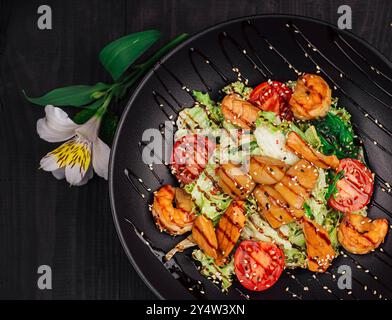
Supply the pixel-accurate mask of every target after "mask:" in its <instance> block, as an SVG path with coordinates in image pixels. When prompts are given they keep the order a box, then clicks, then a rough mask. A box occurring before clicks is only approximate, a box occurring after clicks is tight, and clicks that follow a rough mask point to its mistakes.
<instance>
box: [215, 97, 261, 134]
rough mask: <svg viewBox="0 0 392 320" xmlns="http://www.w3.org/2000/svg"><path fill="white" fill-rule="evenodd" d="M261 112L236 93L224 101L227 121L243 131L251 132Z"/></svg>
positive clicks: (223, 107) (223, 105) (223, 111)
mask: <svg viewBox="0 0 392 320" xmlns="http://www.w3.org/2000/svg"><path fill="white" fill-rule="evenodd" d="M259 111H260V110H259V109H258V108H257V107H255V106H254V105H253V104H251V103H250V102H248V101H245V100H243V99H242V98H241V96H240V95H238V94H235V93H232V94H229V95H227V96H226V97H224V98H223V100H222V114H223V116H224V118H225V119H226V121H227V122H229V123H232V124H234V125H236V126H238V127H240V128H242V129H247V130H250V129H252V128H253V127H254V124H255V122H256V120H257V117H258V115H259Z"/></svg>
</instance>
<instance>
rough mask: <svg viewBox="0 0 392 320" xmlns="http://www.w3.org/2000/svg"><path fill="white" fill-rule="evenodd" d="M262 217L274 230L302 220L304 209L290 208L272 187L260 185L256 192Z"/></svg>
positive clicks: (254, 193)
mask: <svg viewBox="0 0 392 320" xmlns="http://www.w3.org/2000/svg"><path fill="white" fill-rule="evenodd" d="M253 195H254V196H255V198H256V200H257V203H258V205H259V210H260V213H261V215H262V216H263V217H264V218H265V219H266V220H267V221H268V223H269V224H270V225H271V227H272V228H275V229H276V228H279V227H280V226H282V225H284V224H287V223H290V222H293V221H294V220H297V219H300V218H301V217H302V216H303V210H302V209H296V208H293V207H290V206H289V204H288V203H287V201H286V200H285V199H284V198H283V197H282V195H281V194H280V193H279V192H278V191H277V190H275V189H274V188H273V187H272V186H262V185H258V186H257V187H256V188H255V189H254V191H253Z"/></svg>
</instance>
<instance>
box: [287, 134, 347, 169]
mask: <svg viewBox="0 0 392 320" xmlns="http://www.w3.org/2000/svg"><path fill="white" fill-rule="evenodd" d="M286 147H287V148H288V149H290V150H291V151H293V152H294V153H295V154H296V155H298V156H299V157H300V158H303V159H305V160H307V161H309V162H310V163H312V164H314V165H315V166H317V167H319V168H323V169H329V168H333V169H335V168H337V167H338V165H339V159H338V158H337V157H336V156H335V155H332V156H326V155H324V154H322V153H321V152H319V151H317V150H314V149H313V148H312V147H311V146H309V145H308V144H307V143H306V142H305V141H304V140H303V139H302V138H301V137H300V136H299V135H298V134H297V133H295V132H294V131H290V132H289V133H288V135H287V140H286Z"/></svg>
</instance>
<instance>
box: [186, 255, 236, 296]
mask: <svg viewBox="0 0 392 320" xmlns="http://www.w3.org/2000/svg"><path fill="white" fill-rule="evenodd" d="M192 257H193V259H195V260H196V261H199V262H200V264H201V268H200V273H201V274H202V275H203V276H205V277H208V278H211V279H212V281H213V282H218V283H220V284H221V286H222V289H223V290H224V291H227V289H228V288H229V287H230V286H231V285H232V282H233V275H234V261H233V259H231V260H230V262H229V263H227V264H225V265H224V266H217V265H216V264H215V263H214V259H212V258H210V257H209V256H207V255H206V254H205V253H204V252H203V251H201V250H200V249H196V250H194V251H193V252H192Z"/></svg>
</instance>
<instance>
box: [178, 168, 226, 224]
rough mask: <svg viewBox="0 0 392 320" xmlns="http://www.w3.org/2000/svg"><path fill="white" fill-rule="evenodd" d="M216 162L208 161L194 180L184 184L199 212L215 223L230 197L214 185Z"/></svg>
mask: <svg viewBox="0 0 392 320" xmlns="http://www.w3.org/2000/svg"><path fill="white" fill-rule="evenodd" d="M215 168H216V164H212V163H209V164H207V166H206V167H205V169H204V171H203V172H202V173H201V174H200V176H199V177H198V178H197V179H196V181H194V182H192V183H190V184H187V185H185V186H184V190H185V192H187V193H189V194H190V195H191V197H192V199H193V201H194V203H195V205H196V206H197V207H198V209H199V211H200V213H201V214H204V215H205V216H206V217H208V218H209V219H211V220H212V222H213V223H214V224H215V223H217V222H218V221H219V218H220V216H221V215H222V214H223V213H224V212H225V210H226V209H227V207H228V206H229V205H230V203H231V198H230V196H228V195H227V194H225V193H223V192H222V191H221V190H220V189H218V188H216V187H215V182H214V181H213V180H215V181H217V180H218V177H217V176H216V174H215Z"/></svg>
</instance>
